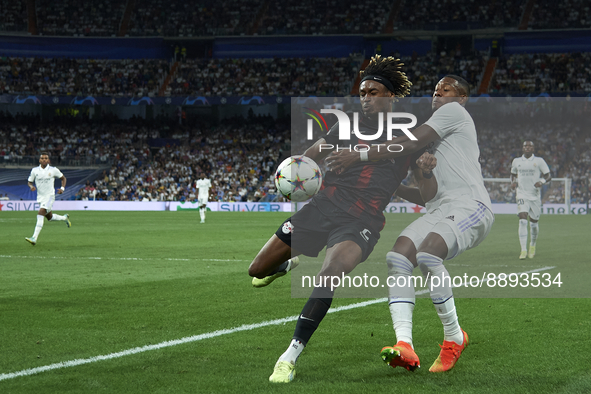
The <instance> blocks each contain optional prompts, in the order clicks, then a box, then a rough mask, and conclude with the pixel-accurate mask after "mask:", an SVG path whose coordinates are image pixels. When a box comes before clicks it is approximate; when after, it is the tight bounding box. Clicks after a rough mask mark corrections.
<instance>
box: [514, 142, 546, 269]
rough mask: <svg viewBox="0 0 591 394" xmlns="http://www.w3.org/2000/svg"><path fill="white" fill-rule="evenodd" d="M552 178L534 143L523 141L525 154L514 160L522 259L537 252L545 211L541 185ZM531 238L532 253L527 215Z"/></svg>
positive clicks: (530, 256) (520, 256)
mask: <svg viewBox="0 0 591 394" xmlns="http://www.w3.org/2000/svg"><path fill="white" fill-rule="evenodd" d="M551 180H552V176H551V175H550V168H549V167H548V164H546V162H545V161H544V159H542V158H541V157H536V156H535V155H534V143H533V142H532V141H525V142H524V143H523V156H521V157H516V158H515V159H513V163H511V189H513V190H515V189H516V188H517V193H516V195H515V200H516V202H517V216H519V243H520V244H521V254H520V255H519V259H520V260H523V259H525V257H526V256H527V257H529V258H530V259H531V258H533V257H534V256H535V254H536V240H537V239H538V233H539V225H538V221H539V220H540V215H541V214H542V200H541V198H540V194H541V193H540V189H541V188H542V185H544V184H545V183H547V182H550V181H551ZM528 216H529V228H530V230H531V238H530V243H529V253H528V251H527V249H526V246H527V217H528Z"/></svg>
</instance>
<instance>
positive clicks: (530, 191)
mask: <svg viewBox="0 0 591 394" xmlns="http://www.w3.org/2000/svg"><path fill="white" fill-rule="evenodd" d="M549 172H550V168H549V167H548V164H546V162H545V161H544V159H542V158H541V157H536V156H534V155H531V156H530V158H529V159H527V158H526V157H525V156H521V157H516V158H515V159H513V163H511V174H513V175H517V195H516V197H517V199H518V200H519V199H524V200H539V199H540V188H539V187H535V186H534V185H535V183H536V182H538V181H540V180H541V179H542V175H544V174H547V173H549Z"/></svg>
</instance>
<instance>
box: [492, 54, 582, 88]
mask: <svg viewBox="0 0 591 394" xmlns="http://www.w3.org/2000/svg"><path fill="white" fill-rule="evenodd" d="M590 62H591V53H537V54H535V53H534V54H514V55H505V56H502V57H500V58H499V63H498V65H497V69H496V71H495V74H494V77H493V80H492V83H491V89H490V91H491V93H500V94H510V93H511V94H513V93H543V92H579V93H589V92H591V82H590V81H589V78H588V76H589V75H591V66H589V64H590Z"/></svg>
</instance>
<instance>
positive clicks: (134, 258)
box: [0, 254, 251, 262]
mask: <svg viewBox="0 0 591 394" xmlns="http://www.w3.org/2000/svg"><path fill="white" fill-rule="evenodd" d="M0 258H6V259H48V260H57V259H59V260H72V259H77V260H117V261H152V260H165V261H232V262H244V261H251V260H233V259H173V258H162V259H158V258H142V257H77V256H71V257H64V256H12V255H2V254H0Z"/></svg>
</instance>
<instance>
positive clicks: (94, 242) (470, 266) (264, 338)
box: [0, 211, 591, 394]
mask: <svg viewBox="0 0 591 394" xmlns="http://www.w3.org/2000/svg"><path fill="white" fill-rule="evenodd" d="M59 213H62V212H59ZM70 214H71V219H72V223H73V226H72V228H70V229H68V228H66V226H65V225H64V224H63V223H60V222H52V223H48V222H46V223H45V226H44V228H43V231H42V232H41V235H40V237H39V239H38V244H37V245H36V246H31V245H29V244H28V243H27V242H26V241H25V239H24V238H25V237H27V236H31V235H32V232H33V229H34V226H35V213H33V212H1V213H0V270H1V271H0V272H1V274H0V334H1V336H0V393H2V394H8V393H42V394H46V393H126V394H128V393H138V394H139V393H223V392H243V393H251V392H252V393H262V392H264V393H267V392H269V393H279V392H281V393H303V392H319V393H324V392H327V393H339V394H342V393H376V392H391V393H438V394H440V393H454V394H457V393H536V394H539V393H586V392H591V371H590V370H589V365H590V360H591V358H590V356H589V355H590V354H591V300H590V299H589V298H565V297H575V296H584V297H589V295H590V294H591V291H589V290H588V288H589V282H588V280H590V277H589V272H590V271H591V268H590V267H589V255H590V252H591V248H590V247H589V228H590V222H589V220H590V217H589V216H552V215H546V216H543V217H542V219H541V221H540V237H539V240H538V247H537V255H536V257H535V258H534V259H528V260H524V261H520V260H518V259H517V257H518V254H519V245H518V240H517V217H516V216H514V215H497V218H496V223H495V225H494V227H493V230H492V232H491V234H490V235H489V237H488V238H487V239H486V240H485V242H484V243H483V244H482V245H480V246H479V247H477V248H476V249H474V250H470V251H468V252H466V253H464V254H463V255H461V256H460V257H458V258H457V259H454V260H451V261H450V262H449V263H448V265H449V270H450V273H451V274H452V275H454V274H459V273H463V272H464V271H467V272H470V273H474V274H476V273H479V272H480V273H481V272H483V271H487V272H488V271H490V272H497V273H498V272H523V271H529V270H532V269H536V268H542V267H551V266H553V267H556V268H553V269H549V270H547V272H550V273H553V274H555V273H558V272H561V279H562V282H563V285H562V287H561V288H557V287H554V288H549V289H536V290H533V289H532V290H531V291H532V292H531V293H525V294H526V295H527V294H531V297H538V296H542V297H545V298H502V297H503V295H504V294H505V293H503V292H502V290H501V289H492V290H491V289H489V290H486V289H483V290H482V291H483V293H482V294H480V295H478V294H477V295H475V296H473V297H472V296H471V298H467V297H458V298H457V301H456V306H457V309H458V314H459V317H460V324H461V325H462V328H464V329H465V330H466V331H467V332H468V334H469V336H470V340H471V344H470V346H469V347H468V348H467V349H466V351H465V352H464V354H463V355H462V358H461V359H460V361H459V362H458V364H457V365H456V367H455V368H454V369H453V370H452V371H450V372H448V373H444V374H431V373H429V372H428V368H429V366H430V365H431V363H432V362H433V361H434V360H435V358H436V357H437V354H438V351H439V347H438V343H441V341H442V340H443V331H442V328H441V323H440V322H439V320H438V318H437V315H436V314H435V312H434V310H433V307H432V305H430V300H429V299H428V298H419V299H418V301H417V306H416V308H415V319H414V339H415V348H416V351H417V353H418V355H419V357H420V358H421V363H422V368H421V369H420V370H418V371H416V372H414V373H410V372H407V371H406V370H402V369H400V368H396V369H392V368H390V367H387V366H386V365H384V364H383V362H382V361H381V360H380V358H379V351H380V349H381V348H382V347H383V346H386V345H392V344H393V341H394V332H393V329H392V324H391V319H390V314H389V311H388V308H387V305H386V303H385V302H380V303H376V304H373V305H370V306H366V307H359V308H355V309H350V310H345V311H340V312H337V313H334V314H329V315H327V317H326V318H325V320H324V321H323V322H322V324H321V326H320V328H319V329H318V331H317V332H316V333H315V334H314V336H313V337H312V340H311V341H310V343H309V345H308V347H307V348H306V349H305V350H304V353H303V355H302V357H301V358H300V360H299V361H298V365H297V376H296V380H294V382H292V383H291V384H288V385H272V384H270V383H269V382H268V377H269V375H270V374H271V372H272V368H273V365H274V363H275V361H276V359H277V357H278V356H279V355H280V354H281V353H282V352H283V351H284V350H285V348H286V347H287V345H288V344H289V341H290V339H291V335H292V334H293V329H294V326H295V322H293V321H290V322H285V323H280V324H273V325H268V326H265V327H258V326H252V327H244V325H247V324H256V323H262V322H268V321H272V320H275V319H281V318H285V317H290V316H295V315H297V314H299V312H300V311H301V308H302V306H303V305H304V303H305V301H306V300H305V299H302V298H292V295H291V283H290V282H291V281H290V280H289V276H286V277H284V278H281V279H280V280H278V281H276V282H275V283H273V284H272V285H271V286H269V287H267V288H263V289H255V288H253V287H252V286H251V284H250V278H249V277H248V275H247V268H248V265H249V263H250V261H251V260H252V258H253V257H254V256H255V254H256V253H257V251H258V250H259V249H260V247H261V246H262V245H263V244H264V242H266V240H267V239H268V238H269V237H270V236H271V234H273V232H274V231H275V230H276V228H277V227H278V226H279V224H280V223H281V221H282V220H283V219H284V218H285V217H286V214H282V213H250V212H235V213H221V212H209V213H208V216H207V222H206V223H205V224H200V223H199V214H198V212H191V211H188V212H153V213H148V212H123V213H116V212H70ZM417 217H418V216H416V215H414V214H389V215H388V216H387V226H386V228H385V229H384V231H383V232H382V237H381V239H380V242H379V244H378V246H377V247H376V250H375V251H374V254H372V256H371V257H370V260H371V261H370V262H369V263H371V264H379V263H380V261H383V260H384V258H383V256H384V255H385V253H386V252H387V251H388V250H389V249H390V247H391V246H392V244H393V241H394V239H395V238H396V236H397V235H398V234H399V233H400V231H401V230H402V229H403V228H404V226H406V225H407V224H408V223H410V222H411V221H412V220H414V219H416V218H417ZM372 262H373V263H372ZM304 264H305V259H304ZM362 269H363V266H362V265H360V266H359V267H358V268H357V270H362ZM383 269H384V270H385V269H386V268H385V264H383ZM416 272H418V271H416ZM354 273H355V271H354V272H353V274H354ZM486 291H488V293H486ZM337 295H338V293H337ZM483 295H486V296H487V297H488V296H490V297H488V298H486V297H482V296H483ZM383 296H385V293H384V295H383ZM499 297H501V298H499ZM365 300H367V299H352V298H344V299H343V298H341V299H336V300H335V301H334V302H333V307H338V306H343V305H349V304H355V303H358V302H361V301H365ZM236 327H242V328H241V330H240V331H236V330H234V331H226V332H222V333H219V332H218V333H217V334H216V335H217V336H212V337H209V338H207V337H196V338H194V339H193V340H191V341H187V342H186V343H179V344H170V345H171V346H167V347H162V348H158V349H150V350H147V351H143V352H138V353H136V354H125V355H122V356H120V357H117V356H116V355H114V354H116V353H118V352H125V351H129V350H130V349H134V348H141V347H143V346H149V345H158V344H162V343H165V342H167V341H172V340H177V339H181V338H187V337H193V336H199V335H201V334H208V333H212V332H216V331H218V330H224V329H232V328H236ZM197 339H198V340H197ZM101 355H102V356H109V359H104V360H100V359H94V357H97V356H101ZM80 359H81V360H90V361H89V362H87V363H85V364H83V365H75V366H68V365H67V364H62V367H60V368H55V369H52V370H48V371H41V372H38V373H35V374H30V375H24V376H15V375H14V374H15V373H19V372H21V371H27V370H30V369H32V368H37V367H43V366H48V365H53V364H56V363H61V362H63V363H67V362H71V361H73V360H80Z"/></svg>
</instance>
